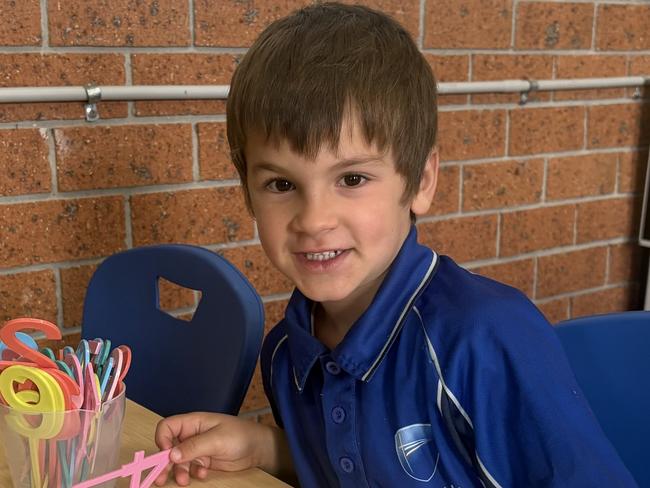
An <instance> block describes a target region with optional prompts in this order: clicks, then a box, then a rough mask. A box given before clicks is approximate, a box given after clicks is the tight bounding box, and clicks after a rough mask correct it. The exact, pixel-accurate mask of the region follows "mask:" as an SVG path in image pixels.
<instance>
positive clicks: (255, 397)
mask: <svg viewBox="0 0 650 488" xmlns="http://www.w3.org/2000/svg"><path fill="white" fill-rule="evenodd" d="M268 406H269V402H268V400H267V399H266V395H265V394H264V385H263V384H262V373H261V371H260V366H259V363H258V364H257V366H255V371H254V372H253V378H252V379H251V383H250V385H249V386H248V390H247V391H246V396H245V397H244V402H243V403H242V406H241V412H242V413H243V412H250V411H252V410H259V409H261V408H266V407H268Z"/></svg>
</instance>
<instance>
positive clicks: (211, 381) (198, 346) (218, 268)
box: [82, 244, 264, 416]
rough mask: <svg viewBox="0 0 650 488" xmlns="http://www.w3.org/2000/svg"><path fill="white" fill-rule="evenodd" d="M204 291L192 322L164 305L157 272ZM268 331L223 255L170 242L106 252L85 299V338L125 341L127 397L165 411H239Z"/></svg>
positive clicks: (256, 301)
mask: <svg viewBox="0 0 650 488" xmlns="http://www.w3.org/2000/svg"><path fill="white" fill-rule="evenodd" d="M159 277H162V278H164V279H166V280H168V281H171V282H173V283H175V284H177V285H180V286H183V287H186V288H191V289H194V290H200V291H201V292H202V296H201V300H200V302H199V304H198V306H197V308H196V311H195V313H194V316H193V318H192V320H191V321H190V322H189V323H188V322H187V321H184V320H181V319H178V318H175V317H173V316H171V315H169V314H168V313H166V312H164V311H163V310H161V309H160V308H159V295H158V278H159ZM263 331H264V309H263V306H262V302H261V300H260V297H259V296H258V294H257V293H256V291H255V289H254V288H253V287H252V285H251V284H250V283H249V282H248V281H247V280H246V278H245V277H244V276H243V275H242V274H241V273H240V272H239V271H238V270H237V269H236V268H235V267H234V266H233V265H231V264H230V263H229V262H228V261H226V260H225V259H224V258H222V257H221V256H219V255H217V254H215V253H213V252H211V251H208V250H207V249H203V248H201V247H196V246H190V245H183V244H169V245H160V246H150V247H141V248H135V249H130V250H127V251H124V252H121V253H118V254H115V255H113V256H110V257H108V258H107V259H106V260H105V261H103V262H102V263H101V265H100V266H99V267H98V269H97V270H96V272H95V273H94V275H93V277H92V279H91V281H90V284H89V285H88V290H87V292H86V298H85V301H84V311H83V326H82V337H83V338H84V339H94V338H97V337H100V338H107V339H110V340H111V342H112V344H113V345H114V346H115V345H119V344H126V345H128V346H129V347H130V348H131V350H132V352H133V357H132V363H131V368H130V370H129V372H128V375H127V377H126V379H125V383H126V385H127V389H126V393H127V397H128V398H130V399H132V400H134V401H135V402H137V403H139V404H141V405H143V406H145V407H147V408H148V409H150V410H153V411H154V412H156V413H158V414H160V415H162V416H169V415H173V414H177V413H184V412H190V411H212V412H223V413H229V414H236V413H237V412H238V411H239V408H240V406H241V403H242V401H243V399H244V395H245V394H246V390H247V388H248V385H249V383H250V380H251V377H252V375H253V370H254V369H255V364H256V361H257V357H258V354H259V350H260V346H261V342H262V336H263Z"/></svg>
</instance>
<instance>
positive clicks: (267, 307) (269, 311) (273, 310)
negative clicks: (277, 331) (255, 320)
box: [264, 300, 289, 335]
mask: <svg viewBox="0 0 650 488" xmlns="http://www.w3.org/2000/svg"><path fill="white" fill-rule="evenodd" d="M288 303H289V300H277V301H276V300H274V301H272V302H266V303H264V333H265V335H266V334H268V332H269V331H270V330H271V329H272V328H273V327H274V326H275V325H276V324H277V323H278V322H280V320H282V319H283V318H284V311H285V310H286V308H287V304H288Z"/></svg>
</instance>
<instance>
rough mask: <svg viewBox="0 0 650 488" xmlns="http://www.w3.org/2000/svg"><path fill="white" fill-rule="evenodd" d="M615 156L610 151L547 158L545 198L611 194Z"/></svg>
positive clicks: (614, 179)
mask: <svg viewBox="0 0 650 488" xmlns="http://www.w3.org/2000/svg"><path fill="white" fill-rule="evenodd" d="M617 159H618V158H617V155H616V154H612V153H600V154H598V153H597V154H587V155H584V156H570V157H566V158H552V159H549V161H548V176H547V180H546V197H547V198H548V199H549V200H557V199H563V198H576V197H586V196H592V195H605V194H608V193H612V192H613V191H614V189H615V188H614V187H615V185H616V162H617Z"/></svg>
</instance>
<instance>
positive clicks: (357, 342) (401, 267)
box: [285, 226, 438, 390]
mask: <svg viewBox="0 0 650 488" xmlns="http://www.w3.org/2000/svg"><path fill="white" fill-rule="evenodd" d="M437 262H438V259H437V255H436V253H434V252H433V251H432V250H431V249H429V248H427V247H424V246H421V245H419V244H418V243H417V232H416V230H415V226H412V227H411V230H410V232H409V234H408V236H407V237H406V239H405V240H404V243H403V244H402V247H401V249H400V251H399V253H398V254H397V256H396V257H395V260H394V261H393V263H392V264H391V267H390V269H389V270H388V273H387V274H386V277H385V278H384V282H383V283H382V284H381V286H380V288H379V290H378V291H377V294H376V295H375V298H374V299H373V301H372V303H371V305H370V307H368V309H367V310H366V311H365V312H364V313H363V315H361V317H359V319H358V320H357V321H356V322H355V323H354V324H353V325H352V327H351V328H350V330H349V331H348V333H347V334H346V335H345V337H344V339H343V341H342V342H341V343H340V344H339V345H338V346H337V347H336V348H335V349H334V350H333V351H332V352H331V354H332V358H333V359H334V360H335V361H336V362H337V363H338V364H339V365H340V366H341V368H343V369H344V370H345V371H347V372H348V373H349V374H351V375H352V376H354V377H356V378H357V379H360V380H363V381H369V380H370V378H371V377H372V375H373V373H374V371H375V370H376V369H377V367H378V366H379V364H381V361H382V359H383V358H384V357H385V355H386V353H387V352H388V350H389V348H390V346H391V344H392V343H393V341H394V340H395V338H396V337H397V336H398V334H399V331H400V330H401V328H402V325H403V323H404V320H405V318H406V315H407V313H408V311H409V310H410V309H411V306H412V305H413V303H414V302H415V300H416V298H417V297H418V296H419V294H420V293H421V291H422V290H423V289H424V288H425V286H426V284H427V283H428V282H429V280H430V279H431V277H432V276H433V274H434V272H435V268H436V264H437ZM312 309H313V302H312V301H311V300H309V299H308V298H306V297H305V296H304V295H303V294H302V293H300V291H298V290H297V289H296V290H295V291H294V292H293V295H292V296H291V299H290V301H289V305H288V306H287V310H286V313H285V323H286V326H287V329H286V330H287V335H288V343H289V351H290V355H291V361H292V363H293V368H294V376H295V381H296V385H297V386H298V389H299V390H302V389H303V387H304V384H305V381H306V380H307V376H308V375H309V372H310V371H311V368H312V366H313V365H314V363H315V362H316V361H317V360H318V357H319V356H321V355H322V354H324V353H326V352H327V351H328V348H327V347H326V346H325V345H324V344H323V343H321V342H320V341H319V340H318V339H316V338H315V337H314V335H313V323H312Z"/></svg>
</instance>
